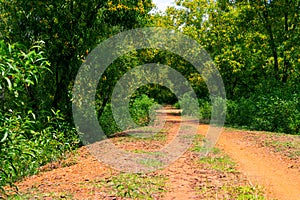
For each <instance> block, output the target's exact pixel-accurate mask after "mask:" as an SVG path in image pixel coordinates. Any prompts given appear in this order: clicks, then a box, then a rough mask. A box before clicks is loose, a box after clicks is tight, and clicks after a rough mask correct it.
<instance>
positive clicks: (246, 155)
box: [217, 131, 300, 200]
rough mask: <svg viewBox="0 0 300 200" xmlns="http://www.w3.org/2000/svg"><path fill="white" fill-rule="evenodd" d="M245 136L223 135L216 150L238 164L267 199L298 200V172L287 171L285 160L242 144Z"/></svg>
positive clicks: (249, 143)
mask: <svg viewBox="0 0 300 200" xmlns="http://www.w3.org/2000/svg"><path fill="white" fill-rule="evenodd" d="M246 134H247V132H242V131H237V132H232V131H224V132H223V133H222V135H221V137H220V139H219V141H218V145H217V146H218V147H220V148H221V149H222V150H224V151H225V152H226V153H227V154H228V155H229V156H230V157H231V158H232V159H233V160H235V161H236V162H237V164H238V170H239V171H241V172H242V173H244V174H245V175H246V176H247V177H248V179H249V180H250V181H251V182H252V183H253V184H259V185H262V186H264V187H265V188H266V191H267V195H268V197H269V198H275V199H283V200H289V199H291V200H299V199H300V171H299V169H293V168H291V167H290V164H289V162H288V161H287V159H284V158H283V157H282V156H280V155H278V154H274V153H270V151H266V149H264V148H257V147H255V146H254V145H253V144H252V143H251V142H249V141H247V140H245V135H246Z"/></svg>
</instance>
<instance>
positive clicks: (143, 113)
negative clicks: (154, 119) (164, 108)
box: [129, 94, 157, 126]
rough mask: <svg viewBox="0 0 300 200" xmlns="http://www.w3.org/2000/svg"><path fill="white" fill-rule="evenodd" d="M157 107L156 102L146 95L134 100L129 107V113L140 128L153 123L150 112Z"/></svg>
mask: <svg viewBox="0 0 300 200" xmlns="http://www.w3.org/2000/svg"><path fill="white" fill-rule="evenodd" d="M155 105H157V104H156V102H155V100H154V99H152V98H149V97H148V96H147V95H145V94H142V95H141V96H138V97H136V98H135V99H133V100H132V101H131V103H130V106H129V112H130V114H131V116H132V119H133V121H134V122H135V123H136V124H138V125H140V126H145V125H148V124H149V122H150V121H151V118H150V116H151V113H150V112H151V111H152V110H153V109H154V107H153V106H155Z"/></svg>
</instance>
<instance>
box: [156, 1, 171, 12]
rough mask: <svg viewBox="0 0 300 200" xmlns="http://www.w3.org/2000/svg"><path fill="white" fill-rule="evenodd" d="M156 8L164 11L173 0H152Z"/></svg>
mask: <svg viewBox="0 0 300 200" xmlns="http://www.w3.org/2000/svg"><path fill="white" fill-rule="evenodd" d="M153 3H155V5H156V6H157V8H158V10H161V11H165V10H166V8H167V7H168V6H172V5H173V6H174V5H175V3H174V0H153Z"/></svg>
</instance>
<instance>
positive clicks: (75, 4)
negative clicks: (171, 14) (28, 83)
mask: <svg viewBox="0 0 300 200" xmlns="http://www.w3.org/2000/svg"><path fill="white" fill-rule="evenodd" d="M0 7H1V10H0V13H1V20H0V30H1V37H2V38H4V39H5V40H6V41H9V42H12V43H13V42H20V43H23V44H25V45H26V46H30V45H31V44H32V43H33V42H35V41H38V40H43V41H44V42H45V46H46V56H47V58H48V59H49V61H50V62H51V67H50V69H51V71H52V73H48V74H45V75H44V77H45V79H44V83H43V84H44V85H45V86H47V87H46V88H44V89H45V90H44V95H46V96H47V98H49V99H52V100H51V104H50V105H47V106H48V107H49V106H50V107H51V106H54V107H56V108H59V109H61V110H64V111H67V112H70V111H71V109H70V92H69V91H70V89H71V88H72V83H73V81H74V78H75V76H76V73H77V70H78V68H79V67H80V65H81V63H82V60H84V58H85V56H86V55H87V54H88V52H89V51H91V50H92V49H93V48H94V47H95V45H96V44H97V43H99V42H101V41H102V40H103V39H105V38H107V37H109V36H111V35H112V34H114V33H116V32H119V31H122V30H125V29H129V28H135V27H140V26H142V25H143V23H146V20H144V18H145V17H147V16H148V12H149V11H150V10H151V8H152V3H151V1H150V0H135V1H102V0H100V1H99V0H88V1H70V0H67V1H60V0H54V1H31V0H24V1H8V0H1V1H0ZM37 105H39V104H38V103H37Z"/></svg>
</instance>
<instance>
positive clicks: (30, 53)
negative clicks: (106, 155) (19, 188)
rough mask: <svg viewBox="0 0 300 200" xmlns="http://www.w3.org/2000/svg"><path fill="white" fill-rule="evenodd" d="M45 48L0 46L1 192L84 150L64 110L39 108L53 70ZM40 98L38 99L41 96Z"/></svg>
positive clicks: (1, 43)
mask: <svg viewBox="0 0 300 200" xmlns="http://www.w3.org/2000/svg"><path fill="white" fill-rule="evenodd" d="M42 44H43V43H38V44H37V45H35V46H33V47H32V48H30V49H29V50H28V49H26V48H25V47H24V46H23V45H21V44H13V45H10V44H6V43H5V42H4V41H0V71H1V74H0V101H1V103H0V111H1V112H0V163H1V166H0V190H2V192H5V191H4V189H3V186H5V185H7V184H10V185H13V183H14V182H15V181H17V180H19V179H21V178H22V177H24V176H27V175H30V174H33V173H36V172H37V170H38V167H39V166H41V165H43V164H46V163H47V162H50V161H53V160H56V159H57V158H60V157H62V156H63V155H64V153H65V151H68V150H71V149H74V148H76V147H78V145H79V139H78V135H77V133H76V131H75V129H74V126H73V125H72V124H70V123H68V122H67V120H65V119H66V116H63V115H62V114H61V113H60V112H59V111H54V110H50V109H49V108H48V109H47V110H43V109H40V108H41V107H40V105H41V102H39V100H38V99H39V97H42V96H46V95H45V94H41V93H40V91H37V90H38V89H40V88H37V87H36V86H37V85H38V83H39V80H40V79H41V78H42V76H43V75H45V72H47V71H48V68H47V67H48V66H49V62H48V61H47V60H46V59H45V58H44V57H43V51H42V50H41V49H42V48H43V47H42ZM38 93H39V95H37V94H38Z"/></svg>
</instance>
